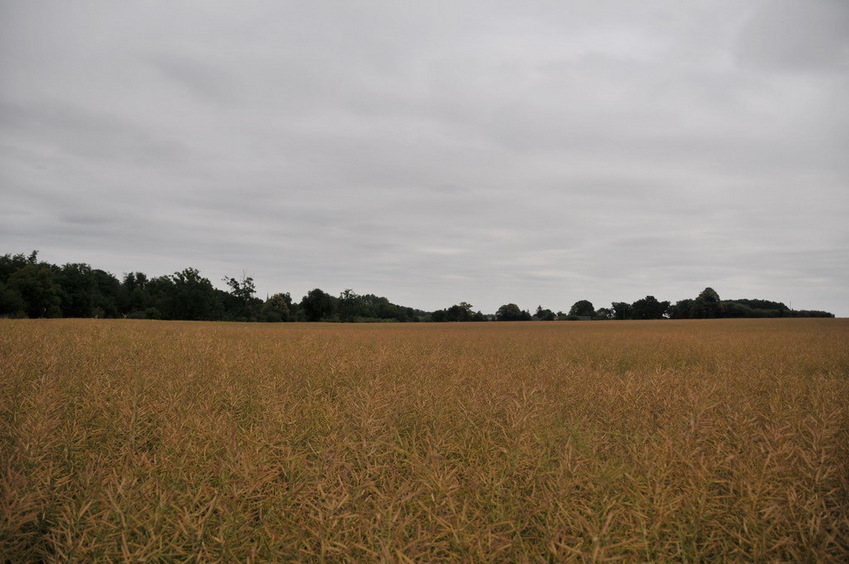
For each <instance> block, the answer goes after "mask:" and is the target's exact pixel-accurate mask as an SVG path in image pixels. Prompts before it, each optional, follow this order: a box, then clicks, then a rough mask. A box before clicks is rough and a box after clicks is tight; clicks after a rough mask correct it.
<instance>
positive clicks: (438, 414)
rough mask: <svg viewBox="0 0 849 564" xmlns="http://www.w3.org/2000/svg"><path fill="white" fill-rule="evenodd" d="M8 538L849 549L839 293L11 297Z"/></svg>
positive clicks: (0, 416)
mask: <svg viewBox="0 0 849 564" xmlns="http://www.w3.org/2000/svg"><path fill="white" fill-rule="evenodd" d="M0 362H2V373H0V374H2V375H0V461H2V462H0V464H2V467H0V514H2V521H0V560H3V559H9V560H12V561H21V560H23V561H32V560H39V559H42V560H45V561H66V560H82V561H91V560H141V559H156V560H198V561H282V562H289V561H381V560H383V561H387V560H388V561H411V560H412V561H431V562H432V561H471V562H485V561H486V562H489V561H503V562H523V561H524V562H550V561H562V560H567V561H572V560H574V561H587V562H600V561H608V560H625V561H658V560H660V561H664V560H686V561H715V560H719V561H722V560H737V561H739V560H747V561H751V560H756V561H757V560H769V561H776V560H781V561H820V562H842V561H845V559H846V558H847V556H849V405H847V402H846V399H845V398H847V397H849V320H847V319H763V320H756V319H739V320H736V319H735V320H700V321H696V320H682V321H672V320H664V321H617V322H612V321H611V322H588V323H543V322H540V323H533V322H531V323H527V322H526V323H507V322H503V323H476V324H451V323H449V324H446V323H440V324H430V323H418V324H375V325H371V324H369V325H366V324H362V325H343V324H321V323H315V324H239V323H215V322H175V321H170V322H163V321H132V320H72V319H61V320H0Z"/></svg>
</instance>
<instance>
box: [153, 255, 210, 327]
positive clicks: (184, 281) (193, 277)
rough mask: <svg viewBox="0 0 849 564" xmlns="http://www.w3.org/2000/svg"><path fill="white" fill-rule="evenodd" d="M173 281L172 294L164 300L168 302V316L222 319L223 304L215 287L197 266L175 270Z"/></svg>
mask: <svg viewBox="0 0 849 564" xmlns="http://www.w3.org/2000/svg"><path fill="white" fill-rule="evenodd" d="M171 282H172V284H173V287H172V292H171V293H170V294H171V295H170V296H167V297H166V298H165V300H163V301H164V303H166V304H167V305H166V308H167V311H168V316H169V317H170V318H171V319H184V320H189V321H196V320H214V319H220V317H221V314H222V306H221V302H220V300H219V298H218V295H217V293H216V291H215V288H214V287H213V286H212V282H210V281H209V280H208V279H207V278H204V277H203V276H201V275H200V272H199V271H198V270H197V269H196V268H186V269H184V270H183V271H181V272H175V273H174V274H173V275H172V276H171Z"/></svg>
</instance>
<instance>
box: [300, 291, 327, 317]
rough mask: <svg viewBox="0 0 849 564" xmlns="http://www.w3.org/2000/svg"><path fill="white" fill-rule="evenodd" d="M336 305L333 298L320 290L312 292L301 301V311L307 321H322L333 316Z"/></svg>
mask: <svg viewBox="0 0 849 564" xmlns="http://www.w3.org/2000/svg"><path fill="white" fill-rule="evenodd" d="M335 307H336V304H335V300H334V299H333V296H331V295H330V294H327V293H326V292H324V291H323V290H321V289H319V288H315V289H313V290H310V291H309V292H308V293H307V295H306V296H304V297H303V298H302V299H301V309H302V310H303V311H304V316H305V317H306V320H307V321H321V320H322V319H324V318H326V317H330V316H331V315H332V314H333V310H334V309H335Z"/></svg>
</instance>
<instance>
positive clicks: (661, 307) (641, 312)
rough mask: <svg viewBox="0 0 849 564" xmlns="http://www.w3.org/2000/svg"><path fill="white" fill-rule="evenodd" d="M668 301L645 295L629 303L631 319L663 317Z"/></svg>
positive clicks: (667, 307)
mask: <svg viewBox="0 0 849 564" xmlns="http://www.w3.org/2000/svg"><path fill="white" fill-rule="evenodd" d="M668 309H669V302H659V301H657V298H655V297H654V296H646V297H645V298H643V299H640V300H637V301H636V302H634V303H633V304H631V318H632V319H663V318H664V316H665V315H666V312H667V310H668Z"/></svg>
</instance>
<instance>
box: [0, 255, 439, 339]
mask: <svg viewBox="0 0 849 564" xmlns="http://www.w3.org/2000/svg"><path fill="white" fill-rule="evenodd" d="M222 282H224V284H225V285H226V286H227V287H228V288H229V291H224V290H220V289H218V288H216V287H215V286H213V284H212V282H211V281H210V280H209V279H207V278H204V277H203V276H201V274H200V272H199V271H198V270H197V269H195V268H186V269H185V270H182V271H180V272H175V273H174V274H172V275H168V276H159V277H156V278H150V277H148V276H147V275H146V274H144V273H141V272H130V273H128V274H124V276H123V279H121V280H119V279H118V278H116V277H115V276H113V275H112V274H110V273H108V272H105V271H103V270H98V269H94V268H92V267H91V266H89V265H87V264H76V263H69V264H66V265H64V266H56V265H53V264H49V263H46V262H43V261H39V260H38V252H37V251H33V252H32V253H31V254H29V255H23V254H16V255H11V254H6V255H3V256H2V257H0V316H1V317H30V318H37V317H102V318H118V317H126V318H132V319H175V320H177V319H179V320H190V321H194V320H198V321H199V320H204V321H266V322H282V321H419V320H420V319H422V318H423V317H425V315H426V312H424V311H420V310H415V309H412V308H407V307H402V306H398V305H395V304H392V303H390V302H389V300H387V299H386V298H381V297H378V296H374V295H371V294H367V295H363V296H360V295H358V294H355V293H354V292H353V291H352V290H345V291H344V292H342V295H340V296H339V297H338V298H336V297H333V296H331V295H329V294H327V293H325V292H323V291H322V290H320V289H318V288H316V289H314V290H311V291H310V292H309V293H308V294H307V295H306V296H304V297H303V299H302V300H301V302H300V303H294V302H293V301H292V298H291V296H290V295H289V294H288V293H276V294H274V295H272V296H270V297H268V298H267V299H266V300H262V299H260V298H257V297H256V296H255V294H256V286H255V285H254V281H253V278H251V277H250V276H247V275H245V274H242V276H241V277H239V278H231V277H229V276H227V277H224V279H223V280H222Z"/></svg>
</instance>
